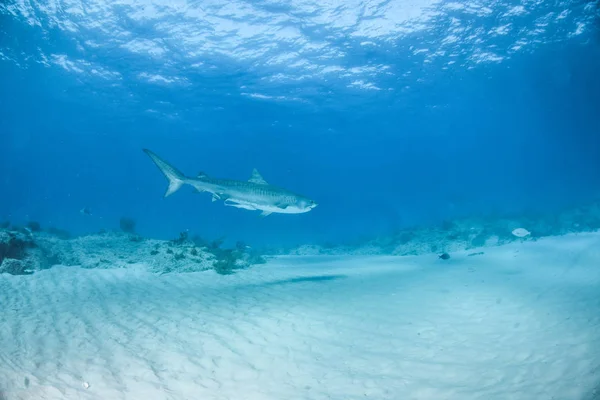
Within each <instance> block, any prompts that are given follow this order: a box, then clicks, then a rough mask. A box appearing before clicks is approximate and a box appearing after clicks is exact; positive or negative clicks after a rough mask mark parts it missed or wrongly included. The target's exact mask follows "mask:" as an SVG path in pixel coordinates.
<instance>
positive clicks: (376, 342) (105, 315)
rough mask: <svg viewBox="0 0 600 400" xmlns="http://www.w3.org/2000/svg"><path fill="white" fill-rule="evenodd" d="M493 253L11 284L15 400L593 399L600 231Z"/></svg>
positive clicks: (1, 328)
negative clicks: (232, 272) (227, 273)
mask: <svg viewBox="0 0 600 400" xmlns="http://www.w3.org/2000/svg"><path fill="white" fill-rule="evenodd" d="M477 251H479V250H477ZM483 251H484V252H485V254H483V255H476V256H467V253H461V254H455V255H454V254H453V257H452V258H451V259H450V260H447V261H443V260H440V259H437V258H436V256H435V255H432V256H418V257H281V258H278V259H276V260H273V261H272V262H270V263H269V264H267V265H266V266H258V267H255V268H253V269H251V270H247V271H241V272H239V273H237V274H235V275H232V276H219V275H217V274H215V273H214V272H212V271H207V272H201V273H191V274H167V275H162V276H158V275H153V274H150V273H148V272H145V269H144V268H143V267H142V266H139V267H135V266H134V267H132V268H131V269H121V270H85V269H80V268H74V267H69V268H67V267H55V268H52V269H50V270H47V271H43V272H39V273H36V274H34V275H32V276H8V275H2V276H0V322H1V323H0V389H1V391H2V396H1V397H0V398H2V397H3V398H4V399H7V400H11V399H111V400H112V399H142V400H146V399H153V400H154V399H156V400H159V399H203V400H204V399H236V400H237V399H244V400H253V399H257V400H258V399H261V400H262V399H269V400H270V399H273V400H282V399H311V400H318V399H340V400H350V399H365V398H370V399H390V400H392V399H393V400H400V399H402V400H412V399H415V400H417V399H419V400H420V399H432V400H442V399H460V400H464V399H481V400H484V399H485V400H495V399H498V400H506V399H511V400H521V399H522V400H534V399H535V400H538V399H551V398H554V399H587V398H590V399H591V398H592V397H593V391H594V389H595V388H597V387H599V386H598V384H599V383H600V235H599V234H585V235H572V236H565V237H560V238H550V239H545V240H540V241H538V242H529V243H514V244H511V245H508V246H504V247H498V248H488V249H483ZM88 385H89V387H87V388H86V386H88ZM591 396H592V397H591Z"/></svg>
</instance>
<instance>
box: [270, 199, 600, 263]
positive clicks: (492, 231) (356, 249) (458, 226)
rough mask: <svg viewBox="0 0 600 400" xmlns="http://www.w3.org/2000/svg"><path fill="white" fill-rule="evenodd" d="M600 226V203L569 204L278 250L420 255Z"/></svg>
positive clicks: (303, 253) (585, 230)
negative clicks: (559, 208)
mask: <svg viewBox="0 0 600 400" xmlns="http://www.w3.org/2000/svg"><path fill="white" fill-rule="evenodd" d="M516 228H526V229H527V230H528V231H531V235H528V236H527V237H524V238H519V237H516V236H515V235H514V234H513V233H512V231H513V230H515V229H516ZM597 229H600V203H592V204H587V205H582V206H578V207H572V208H566V209H564V210H562V211H561V212H558V213H553V214H547V215H531V214H523V215H514V216H508V217H501V218H491V217H490V218H476V217H473V218H462V219H456V220H445V221H442V223H441V224H440V225H439V226H421V227H411V228H406V229H403V230H398V231H396V232H394V234H393V235H386V236H379V237H373V238H371V239H367V240H362V241H360V242H355V243H351V244H347V245H337V246H332V245H331V244H323V245H318V244H312V245H299V246H298V247H296V248H293V249H290V250H287V251H285V252H283V251H281V252H278V254H292V255H319V254H324V255H341V254H352V255H376V254H386V255H418V254H428V253H452V252H455V251H463V250H470V249H476V248H481V247H489V246H499V245H502V244H505V243H509V242H514V241H524V240H537V239H539V238H541V237H544V236H559V235H564V234H567V233H577V232H590V231H595V230H597Z"/></svg>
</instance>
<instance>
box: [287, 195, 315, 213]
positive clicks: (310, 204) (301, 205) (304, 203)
mask: <svg viewBox="0 0 600 400" xmlns="http://www.w3.org/2000/svg"><path fill="white" fill-rule="evenodd" d="M317 205H318V204H317V203H316V202H315V201H314V200H311V199H309V198H306V197H302V196H298V198H297V199H296V201H295V202H294V204H292V207H293V208H294V209H296V210H297V212H298V213H305V212H309V211H310V210H312V209H313V208H315V207H316V206H317Z"/></svg>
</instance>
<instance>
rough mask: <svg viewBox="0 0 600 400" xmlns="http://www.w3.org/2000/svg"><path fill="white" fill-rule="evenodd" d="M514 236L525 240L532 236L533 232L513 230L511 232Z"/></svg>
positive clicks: (519, 229)
mask: <svg viewBox="0 0 600 400" xmlns="http://www.w3.org/2000/svg"><path fill="white" fill-rule="evenodd" d="M511 233H512V234H513V235H515V236H516V237H520V238H524V237H526V236H529V235H531V232H529V231H528V230H527V229H525V228H517V229H515V230H513V231H512V232H511Z"/></svg>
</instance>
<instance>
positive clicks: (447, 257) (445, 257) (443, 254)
mask: <svg viewBox="0 0 600 400" xmlns="http://www.w3.org/2000/svg"><path fill="white" fill-rule="evenodd" d="M438 258H441V259H442V260H447V259H449V258H450V254H448V253H442V254H440V255H439V256H438Z"/></svg>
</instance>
